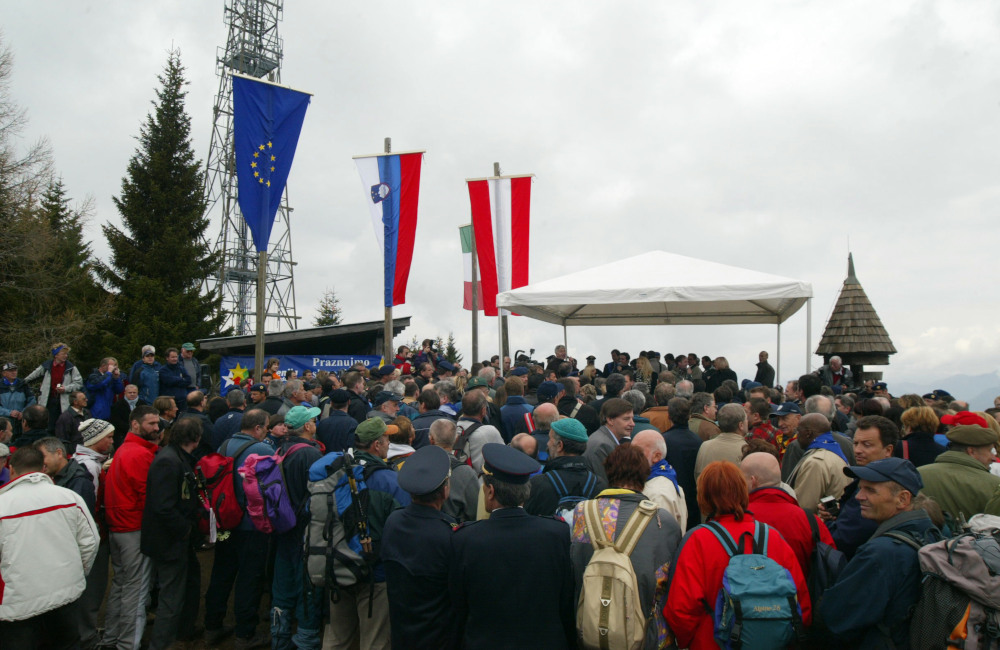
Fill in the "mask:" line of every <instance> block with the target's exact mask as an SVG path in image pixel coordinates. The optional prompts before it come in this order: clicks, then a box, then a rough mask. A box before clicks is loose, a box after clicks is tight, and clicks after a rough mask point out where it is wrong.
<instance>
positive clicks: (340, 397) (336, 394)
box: [330, 388, 351, 405]
mask: <svg viewBox="0 0 1000 650" xmlns="http://www.w3.org/2000/svg"><path fill="white" fill-rule="evenodd" d="M330 401H331V402H333V403H334V404H341V405H343V404H347V403H348V402H350V401H351V394H350V393H349V392H347V391H346V390H344V389H343V388H338V389H336V390H333V391H330Z"/></svg>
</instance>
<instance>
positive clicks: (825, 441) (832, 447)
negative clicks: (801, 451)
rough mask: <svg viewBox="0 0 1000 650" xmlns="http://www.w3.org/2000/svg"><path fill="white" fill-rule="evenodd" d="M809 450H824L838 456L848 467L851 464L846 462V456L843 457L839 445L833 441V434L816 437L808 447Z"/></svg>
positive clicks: (828, 433)
mask: <svg viewBox="0 0 1000 650" xmlns="http://www.w3.org/2000/svg"><path fill="white" fill-rule="evenodd" d="M809 448H810V449H826V450H827V451H830V452H833V453H835V454H837V455H838V456H840V458H841V459H843V461H844V462H845V463H847V464H848V465H850V464H851V463H850V462H849V461H848V460H847V456H845V455H844V450H842V449H841V448H840V444H839V443H838V442H837V441H836V440H835V439H834V437H833V434H832V433H830V432H827V433H824V434H823V435H821V436H818V437H817V438H816V439H815V440H813V443H812V444H811V445H809Z"/></svg>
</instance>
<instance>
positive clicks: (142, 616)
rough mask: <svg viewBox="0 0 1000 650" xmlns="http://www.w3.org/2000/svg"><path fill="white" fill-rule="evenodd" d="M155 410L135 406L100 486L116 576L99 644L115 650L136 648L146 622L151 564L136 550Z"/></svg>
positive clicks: (155, 437) (154, 442) (154, 445)
mask: <svg viewBox="0 0 1000 650" xmlns="http://www.w3.org/2000/svg"><path fill="white" fill-rule="evenodd" d="M159 425H160V414H159V412H158V411H157V410H156V409H155V408H153V407H152V406H136V407H135V408H134V409H132V414H131V415H130V416H129V432H128V435H126V436H125V441H124V442H123V443H122V446H121V447H120V448H119V449H118V451H116V452H115V456H114V458H113V459H112V463H111V468H110V469H109V470H108V477H107V479H106V480H107V483H106V485H105V488H104V490H105V491H104V509H105V517H106V518H107V522H108V528H109V530H110V531H111V565H112V566H113V567H114V570H115V575H114V578H113V579H112V581H111V594H110V595H109V596H108V606H107V614H106V621H105V629H104V639H103V641H102V643H103V644H104V645H109V646H110V645H116V646H117V648H118V649H119V650H132V649H133V648H138V647H139V641H140V640H141V639H142V633H143V631H144V630H145V627H146V594H147V593H148V592H149V579H150V573H151V568H152V565H151V563H150V560H149V558H148V557H146V556H145V555H143V554H142V552H141V551H140V549H139V542H140V536H141V532H140V530H141V528H142V511H143V508H144V507H145V505H146V477H147V475H148V474H149V466H150V465H152V464H153V456H155V454H156V451H157V449H158V443H159V441H160V426H159Z"/></svg>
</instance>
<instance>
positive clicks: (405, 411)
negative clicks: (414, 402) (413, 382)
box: [385, 379, 420, 420]
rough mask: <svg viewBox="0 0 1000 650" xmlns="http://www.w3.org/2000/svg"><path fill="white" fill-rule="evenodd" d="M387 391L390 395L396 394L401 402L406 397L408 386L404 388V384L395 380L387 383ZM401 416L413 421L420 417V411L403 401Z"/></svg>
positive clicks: (400, 407)
mask: <svg viewBox="0 0 1000 650" xmlns="http://www.w3.org/2000/svg"><path fill="white" fill-rule="evenodd" d="M385 390H387V391H389V392H390V393H395V394H396V395H397V396H398V397H399V399H400V400H403V398H405V397H406V386H404V385H403V382H401V381H399V380H398V379H393V380H392V381H390V382H389V383H387V384H386V385H385ZM399 414H400V415H405V416H406V417H408V418H410V419H411V420H412V419H413V418H415V417H417V416H418V415H420V411H418V410H417V409H415V408H413V407H412V406H410V405H409V404H407V403H406V401H405V400H403V401H401V402H400V403H399Z"/></svg>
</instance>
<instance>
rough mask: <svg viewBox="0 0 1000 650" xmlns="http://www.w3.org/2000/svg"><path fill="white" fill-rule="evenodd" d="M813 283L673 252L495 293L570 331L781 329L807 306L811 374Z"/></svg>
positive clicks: (501, 303) (500, 300)
mask: <svg viewBox="0 0 1000 650" xmlns="http://www.w3.org/2000/svg"><path fill="white" fill-rule="evenodd" d="M812 295H813V290H812V285H811V284H809V283H807V282H801V281H799V280H794V279H791V278H785V277H781V276H777V275H770V274H767V273H761V272H759V271H753V270H750V269H743V268H739V267H735V266H729V265H726V264H719V263H717V262H710V261H706V260H700V259H697V258H693V257H687V256H685V255H678V254H676V253H667V252H664V251H651V252H648V253H642V254H640V255H636V256H634V257H629V258H626V259H623V260H619V261H617V262H611V263H609V264H604V265H601V266H595V267H591V268H588V269H584V270H582V271H577V272H575V273H571V274H569V275H564V276H561V277H558V278H552V279H550V280H544V281H542V282H536V283H533V284H529V285H526V286H523V287H521V288H519V289H514V290H511V291H504V292H503V293H500V294H498V295H497V306H498V307H501V308H503V309H507V310H509V311H512V312H515V313H518V314H521V315H522V316H528V317H529V318H534V319H536V320H541V321H545V322H547V323H553V324H556V325H562V326H563V337H564V339H565V338H566V333H565V329H566V327H568V326H569V325H726V324H734V325H735V324H741V325H742V324H771V323H773V324H774V325H775V326H776V327H777V345H778V353H777V359H776V361H777V363H776V370H777V376H779V377H780V372H781V323H783V322H784V321H786V320H788V318H789V317H791V316H792V315H793V314H795V313H796V312H797V311H798V310H799V309H801V308H802V306H803V305H806V321H807V322H806V368H807V369H808V368H809V367H810V364H809V360H810V359H811V356H812V355H811V348H812V340H811V339H812V336H811V332H812Z"/></svg>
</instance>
